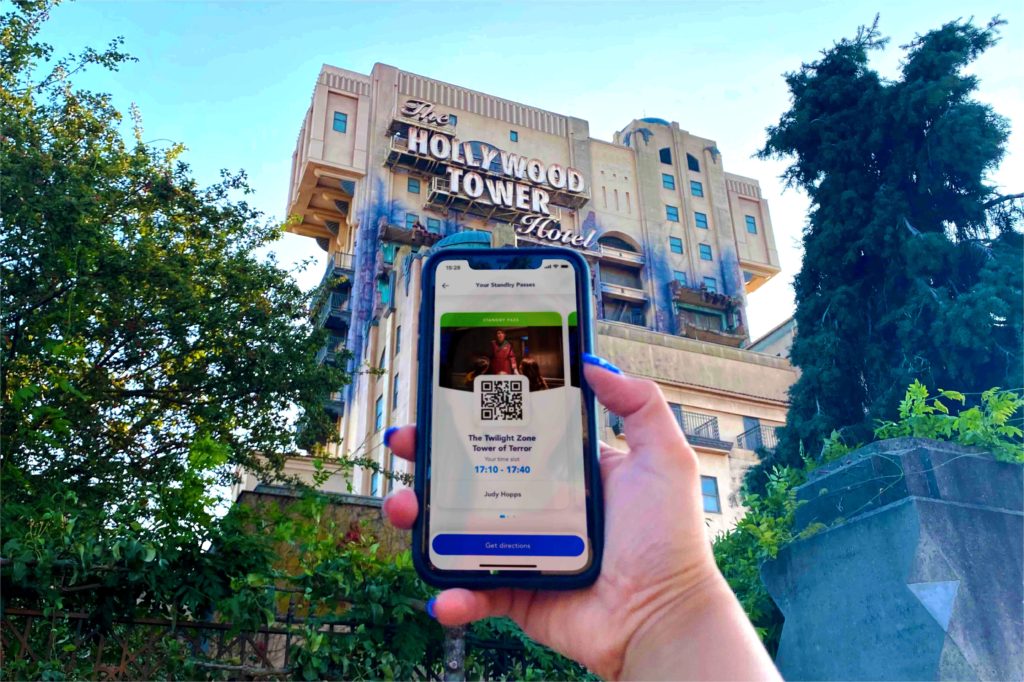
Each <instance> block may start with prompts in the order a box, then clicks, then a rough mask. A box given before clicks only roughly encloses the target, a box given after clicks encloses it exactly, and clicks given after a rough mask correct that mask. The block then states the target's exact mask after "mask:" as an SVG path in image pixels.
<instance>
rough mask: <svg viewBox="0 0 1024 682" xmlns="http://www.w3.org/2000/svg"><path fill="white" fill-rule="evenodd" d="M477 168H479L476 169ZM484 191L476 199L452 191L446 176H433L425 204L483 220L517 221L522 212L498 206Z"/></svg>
mask: <svg viewBox="0 0 1024 682" xmlns="http://www.w3.org/2000/svg"><path fill="white" fill-rule="evenodd" d="M478 170H479V169H478ZM486 196H487V195H486V193H485V194H484V195H482V196H480V197H478V198H476V199H474V198H472V197H470V196H468V195H465V194H457V193H456V192H454V191H452V188H451V184H450V183H449V182H448V178H434V179H433V180H431V181H430V188H429V189H428V191H427V205H428V206H432V207H435V208H437V209H439V210H441V211H447V210H448V209H453V210H456V211H461V212H463V213H468V214H470V215H475V216H479V217H480V218H484V219H485V220H496V221H498V222H501V223H515V222H518V220H519V218H520V216H522V214H523V212H522V211H521V210H519V209H516V208H509V207H508V206H498V205H497V204H492V203H491V202H490V201H489V200H487V199H485V198H484V197H486Z"/></svg>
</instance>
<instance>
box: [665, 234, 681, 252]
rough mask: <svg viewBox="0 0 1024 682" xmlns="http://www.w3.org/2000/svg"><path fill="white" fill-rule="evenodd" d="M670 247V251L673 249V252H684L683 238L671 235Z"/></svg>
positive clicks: (669, 239)
mask: <svg viewBox="0 0 1024 682" xmlns="http://www.w3.org/2000/svg"><path fill="white" fill-rule="evenodd" d="M668 248H669V250H670V251H672V253H682V252H683V240H682V239H680V238H679V237H669V238H668Z"/></svg>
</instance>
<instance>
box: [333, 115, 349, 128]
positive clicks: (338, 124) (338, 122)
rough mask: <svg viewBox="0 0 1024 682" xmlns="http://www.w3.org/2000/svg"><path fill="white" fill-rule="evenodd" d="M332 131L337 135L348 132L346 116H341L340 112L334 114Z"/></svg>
mask: <svg viewBox="0 0 1024 682" xmlns="http://www.w3.org/2000/svg"><path fill="white" fill-rule="evenodd" d="M334 130H335V131H337V132H339V133H347V132H348V114H343V113H341V112H340V111H335V112H334Z"/></svg>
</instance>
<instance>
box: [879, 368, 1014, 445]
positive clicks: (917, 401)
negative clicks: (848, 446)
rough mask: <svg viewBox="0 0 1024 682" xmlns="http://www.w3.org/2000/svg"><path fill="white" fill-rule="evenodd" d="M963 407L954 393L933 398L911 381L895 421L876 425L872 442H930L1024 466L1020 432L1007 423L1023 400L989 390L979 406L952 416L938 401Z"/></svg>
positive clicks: (940, 394) (962, 402) (1007, 393)
mask: <svg viewBox="0 0 1024 682" xmlns="http://www.w3.org/2000/svg"><path fill="white" fill-rule="evenodd" d="M943 398H945V399H946V400H949V401H953V402H957V403H959V404H960V405H964V404H965V402H966V397H965V396H964V394H963V393H960V392H958V391H944V390H941V389H940V390H939V394H938V395H937V396H934V397H930V396H929V392H928V388H927V387H926V386H924V385H923V384H921V382H919V381H914V383H913V384H911V385H910V387H909V388H908V389H907V394H906V396H905V397H904V398H903V400H902V401H900V407H899V417H900V418H899V421H897V422H891V421H883V422H879V424H878V428H876V429H875V437H876V438H879V439H881V438H900V437H903V436H912V437H914V438H933V439H935V440H949V441H954V442H956V443H960V444H961V445H971V446H975V447H979V448H982V449H984V450H986V451H987V452H991V453H992V454H993V455H994V456H995V457H996V459H998V460H1001V461H1004V462H1019V463H1024V439H1022V436H1024V432H1022V431H1021V429H1019V428H1018V427H1016V426H1014V425H1013V424H1011V423H1010V421H1011V419H1012V418H1013V416H1014V415H1015V414H1016V413H1017V412H1018V411H1020V409H1021V408H1022V407H1024V398H1022V397H1021V396H1020V395H1019V394H1017V393H1015V392H1013V391H1001V390H999V389H998V388H990V389H989V390H987V391H984V392H983V393H982V394H981V403H980V404H979V405H974V406H972V407H970V408H968V409H964V410H961V411H960V412H959V413H958V414H952V413H951V412H950V409H949V406H948V405H946V404H945V403H944V402H942V399H943Z"/></svg>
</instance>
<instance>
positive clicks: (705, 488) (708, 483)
mask: <svg viewBox="0 0 1024 682" xmlns="http://www.w3.org/2000/svg"><path fill="white" fill-rule="evenodd" d="M700 494H701V497H703V498H704V511H706V512H710V513H712V514H721V513H722V502H721V500H719V499H718V479H717V478H715V477H714V476H701V477H700Z"/></svg>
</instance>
